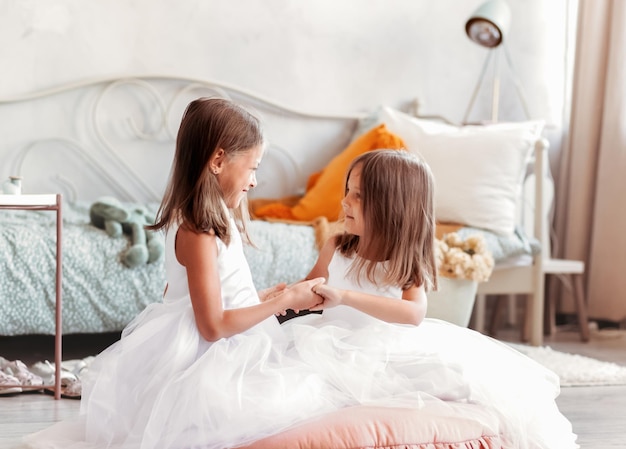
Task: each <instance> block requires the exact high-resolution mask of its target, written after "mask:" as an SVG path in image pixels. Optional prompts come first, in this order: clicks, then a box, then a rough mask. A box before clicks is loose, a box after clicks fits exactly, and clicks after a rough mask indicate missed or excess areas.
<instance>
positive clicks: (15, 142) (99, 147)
mask: <svg viewBox="0 0 626 449" xmlns="http://www.w3.org/2000/svg"><path fill="white" fill-rule="evenodd" d="M203 96H219V97H224V98H230V99H232V100H234V101H237V102H239V103H241V104H244V105H245V106H247V107H248V108H250V109H252V110H253V111H254V112H255V113H256V114H257V115H258V116H259V117H260V118H261V120H262V122H263V124H264V127H265V130H266V135H267V137H268V140H269V143H270V146H269V148H268V152H267V153H266V156H265V158H264V160H263V163H262V164H261V167H260V168H259V173H258V179H259V185H258V187H257V189H255V191H254V192H253V193H252V194H251V196H254V197H266V198H279V197H282V196H286V195H293V194H296V193H300V192H302V190H303V188H304V186H305V184H306V180H307V178H308V175H309V174H311V173H313V172H315V171H317V170H319V169H321V168H323V167H324V166H325V164H326V163H327V162H328V161H329V160H330V159H331V158H332V157H333V156H334V155H335V154H337V153H338V152H340V151H341V150H342V149H343V148H344V146H345V145H346V144H347V142H348V141H349V139H350V137H351V135H352V132H353V130H354V127H355V125H356V123H357V120H358V119H359V118H360V117H361V114H358V113H355V114H346V115H341V114H336V115H333V114H315V113H310V112H304V111H300V110H295V109H292V108H290V107H287V106H283V105H280V104H277V103H275V102H273V101H270V100H268V99H265V98H263V97H261V96H259V95H255V94H252V93H250V92H247V91H245V90H243V89H239V88H237V87H234V86H229V85H227V84H224V83H217V82H212V81H206V80H197V79H184V78H172V77H164V76H139V77H123V78H107V79H97V80H88V81H83V82H77V83H74V84H68V85H63V86H57V87H53V88H50V89H47V90H44V91H39V92H34V93H25V94H20V95H16V96H14V97H12V98H4V99H0V161H1V163H0V181H4V180H5V179H7V178H8V177H9V176H12V175H17V176H21V177H22V178H23V180H22V183H23V193H52V192H59V193H62V194H63V195H64V197H65V198H66V199H68V200H70V201H74V200H94V199H96V198H98V197H99V196H102V195H111V196H115V197H117V198H119V199H120V200H122V201H138V202H153V201H156V202H158V201H160V199H161V196H162V193H163V190H164V188H165V184H166V182H167V178H168V176H169V170H170V164H171V158H172V156H173V152H174V145H175V137H176V133H177V130H178V126H179V124H180V119H181V117H182V113H183V111H184V109H185V107H186V106H187V104H188V103H189V102H190V101H191V100H193V99H195V98H198V97H203Z"/></svg>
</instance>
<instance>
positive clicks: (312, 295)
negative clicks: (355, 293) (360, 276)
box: [258, 278, 341, 316]
mask: <svg viewBox="0 0 626 449" xmlns="http://www.w3.org/2000/svg"><path fill="white" fill-rule="evenodd" d="M325 282H326V279H324V278H316V279H311V280H306V281H299V282H296V283H294V284H291V285H289V286H287V284H285V283H284V282H283V283H281V284H278V285H275V286H273V287H270V288H266V289H264V290H260V291H259V292H258V293H259V299H260V300H261V301H262V302H264V301H268V300H270V299H273V298H276V297H277V296H279V295H282V294H286V293H288V294H289V295H290V302H291V306H290V307H289V308H290V309H292V310H293V311H294V312H296V313H299V312H300V310H307V309H308V310H316V311H317V310H323V309H327V308H329V307H334V306H336V305H338V304H340V303H341V298H340V295H339V291H338V290H337V289H335V288H332V287H329V286H328V285H326V284H325ZM286 313H287V311H286V310H283V311H281V312H280V313H279V314H277V315H283V316H284V315H286Z"/></svg>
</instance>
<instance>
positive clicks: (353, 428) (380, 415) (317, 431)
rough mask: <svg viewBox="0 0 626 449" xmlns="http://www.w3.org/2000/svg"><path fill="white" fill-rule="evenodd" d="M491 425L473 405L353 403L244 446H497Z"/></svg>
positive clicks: (465, 448)
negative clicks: (419, 406) (410, 407)
mask: <svg viewBox="0 0 626 449" xmlns="http://www.w3.org/2000/svg"><path fill="white" fill-rule="evenodd" d="M497 423H498V420H497V418H495V417H494V416H493V415H492V414H491V413H490V412H487V411H486V410H485V409H484V408H482V407H481V406H479V405H477V404H461V403H450V404H449V406H446V407H445V408H443V409H442V408H440V407H437V408H433V409H430V408H429V407H425V408H422V409H403V408H392V407H367V406H357V407H351V408H348V409H344V410H339V411H337V412H334V413H330V414H327V415H324V416H321V417H319V418H316V419H313V420H311V421H308V422H306V423H304V424H301V425H298V426H295V427H292V428H290V429H287V430H286V431H284V432H282V433H279V434H277V435H273V436H270V437H267V438H264V439H262V440H259V441H256V442H255V443H252V444H251V445H249V446H245V449H276V448H290V449H383V448H384V449H392V448H393V449H400V448H402V449H498V448H501V447H502V440H501V438H500V436H499V435H498V432H497V429H498V424H497ZM239 449H244V448H239Z"/></svg>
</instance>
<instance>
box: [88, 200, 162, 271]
mask: <svg viewBox="0 0 626 449" xmlns="http://www.w3.org/2000/svg"><path fill="white" fill-rule="evenodd" d="M89 220H90V221H91V224H92V225H94V226H95V227H97V228H99V229H103V230H104V231H105V232H106V233H107V235H109V236H110V237H120V236H122V235H124V234H126V235H129V236H130V239H131V246H130V247H129V248H128V249H126V250H125V251H124V252H123V253H122V255H121V258H122V262H123V263H124V265H126V266H128V267H130V268H133V267H137V266H139V265H143V264H146V263H152V262H154V261H156V260H158V259H159V258H160V257H161V255H162V254H163V251H164V246H163V241H162V239H161V238H160V236H159V235H157V234H156V233H155V232H153V231H150V230H147V229H145V227H144V226H145V225H147V224H151V223H154V218H153V217H149V216H148V215H147V213H146V211H145V210H144V209H142V208H136V209H130V208H127V207H125V206H124V205H123V204H122V203H121V202H120V201H118V200H117V199H116V198H112V197H102V198H99V199H98V200H97V201H96V202H95V203H93V204H92V205H91V207H90V208H89Z"/></svg>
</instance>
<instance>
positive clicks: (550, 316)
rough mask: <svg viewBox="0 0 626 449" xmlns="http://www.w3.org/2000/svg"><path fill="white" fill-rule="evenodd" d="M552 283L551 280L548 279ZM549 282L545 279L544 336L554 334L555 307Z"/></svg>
mask: <svg viewBox="0 0 626 449" xmlns="http://www.w3.org/2000/svg"><path fill="white" fill-rule="evenodd" d="M550 281H552V279H550ZM550 285H551V284H550V282H548V279H546V286H545V290H546V295H545V297H544V309H543V310H544V316H543V333H544V335H550V336H552V335H554V333H555V332H556V305H555V304H554V298H552V294H551V293H552V292H551V290H552V289H550Z"/></svg>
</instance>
